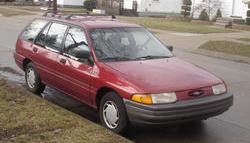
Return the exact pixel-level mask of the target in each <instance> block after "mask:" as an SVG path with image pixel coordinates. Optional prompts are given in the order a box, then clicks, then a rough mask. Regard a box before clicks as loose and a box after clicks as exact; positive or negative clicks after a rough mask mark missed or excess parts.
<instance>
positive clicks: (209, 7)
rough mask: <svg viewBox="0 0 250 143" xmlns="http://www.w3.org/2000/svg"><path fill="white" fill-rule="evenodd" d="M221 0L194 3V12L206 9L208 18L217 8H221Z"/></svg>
mask: <svg viewBox="0 0 250 143" xmlns="http://www.w3.org/2000/svg"><path fill="white" fill-rule="evenodd" d="M221 5H222V3H221V0H203V2H201V3H200V4H198V5H196V6H195V7H194V9H193V11H194V12H196V11H202V10H204V9H206V11H207V13H208V16H209V18H210V19H211V18H212V17H213V16H214V14H215V13H216V12H217V10H218V9H221Z"/></svg>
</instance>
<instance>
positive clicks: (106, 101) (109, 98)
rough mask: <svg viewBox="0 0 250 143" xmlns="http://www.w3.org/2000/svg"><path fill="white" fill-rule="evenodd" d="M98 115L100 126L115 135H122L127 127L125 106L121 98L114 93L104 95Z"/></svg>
mask: <svg viewBox="0 0 250 143" xmlns="http://www.w3.org/2000/svg"><path fill="white" fill-rule="evenodd" d="M99 115H100V119H101V123H102V125H103V126H105V127H106V128H108V129H110V130H111V131H113V132H115V133H122V132H123V131H125V129H126V127H127V125H128V117H127V113H126V108H125V105H124V103H123V100H122V98H121V97H120V96H119V95H117V94H116V93H115V92H109V93H107V94H106V95H104V97H103V98H102V100H101V104H100V109H99Z"/></svg>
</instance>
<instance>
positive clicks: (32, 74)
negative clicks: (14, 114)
mask: <svg viewBox="0 0 250 143" xmlns="http://www.w3.org/2000/svg"><path fill="white" fill-rule="evenodd" d="M25 83H26V87H27V89H28V90H29V91H30V92H32V93H35V94H39V95H40V94H41V93H42V92H43V91H44V89H45V85H44V84H43V83H42V82H41V79H40V77H39V75H38V73H37V72H36V69H35V66H34V65H33V63H29V64H27V66H26V67H25Z"/></svg>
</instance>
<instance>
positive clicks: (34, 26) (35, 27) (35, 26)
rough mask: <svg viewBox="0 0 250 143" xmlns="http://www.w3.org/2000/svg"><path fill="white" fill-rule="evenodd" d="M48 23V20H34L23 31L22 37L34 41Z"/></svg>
mask: <svg viewBox="0 0 250 143" xmlns="http://www.w3.org/2000/svg"><path fill="white" fill-rule="evenodd" d="M47 23H48V21H46V20H40V19H39V20H35V21H33V22H32V23H31V24H30V25H29V26H28V27H26V28H25V30H24V31H23V33H22V38H23V39H24V40H27V41H31V42H33V41H34V40H35V38H36V36H37V35H38V33H39V32H40V31H41V30H42V29H43V27H44V26H45V25H46V24H47Z"/></svg>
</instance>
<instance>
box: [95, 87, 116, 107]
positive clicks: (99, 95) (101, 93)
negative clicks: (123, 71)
mask: <svg viewBox="0 0 250 143" xmlns="http://www.w3.org/2000/svg"><path fill="white" fill-rule="evenodd" d="M108 92H116V91H115V90H114V89H112V88H110V87H101V88H99V89H98V91H97V92H96V98H95V103H96V107H97V109H98V110H99V106H100V103H101V100H102V98H103V96H104V95H105V94H107V93H108Z"/></svg>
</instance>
